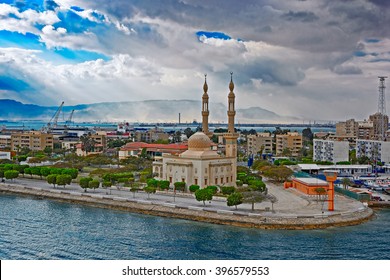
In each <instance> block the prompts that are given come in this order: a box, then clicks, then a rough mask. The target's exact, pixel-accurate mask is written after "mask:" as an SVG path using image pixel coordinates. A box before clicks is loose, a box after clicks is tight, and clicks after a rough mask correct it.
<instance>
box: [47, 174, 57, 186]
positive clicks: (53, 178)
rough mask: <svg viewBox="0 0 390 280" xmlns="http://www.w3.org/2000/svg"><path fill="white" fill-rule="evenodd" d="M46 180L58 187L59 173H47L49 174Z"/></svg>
mask: <svg viewBox="0 0 390 280" xmlns="http://www.w3.org/2000/svg"><path fill="white" fill-rule="evenodd" d="M46 181H47V182H48V183H49V184H53V186H54V187H56V183H57V174H50V175H47V176H46Z"/></svg>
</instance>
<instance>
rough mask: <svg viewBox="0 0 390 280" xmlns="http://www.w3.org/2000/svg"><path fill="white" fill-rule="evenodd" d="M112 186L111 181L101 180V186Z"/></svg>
mask: <svg viewBox="0 0 390 280" xmlns="http://www.w3.org/2000/svg"><path fill="white" fill-rule="evenodd" d="M111 186H112V183H111V181H103V183H102V187H103V188H110V187H111Z"/></svg>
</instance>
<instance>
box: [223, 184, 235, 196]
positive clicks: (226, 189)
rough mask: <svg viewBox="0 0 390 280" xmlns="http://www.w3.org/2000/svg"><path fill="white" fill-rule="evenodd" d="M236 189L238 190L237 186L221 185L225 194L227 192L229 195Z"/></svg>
mask: <svg viewBox="0 0 390 280" xmlns="http://www.w3.org/2000/svg"><path fill="white" fill-rule="evenodd" d="M235 190H236V188H235V187H233V186H225V187H221V192H222V193H223V194H226V195H229V194H232V193H234V191H235Z"/></svg>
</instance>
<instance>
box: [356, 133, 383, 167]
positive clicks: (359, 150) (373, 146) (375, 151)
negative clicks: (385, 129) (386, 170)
mask: <svg viewBox="0 0 390 280" xmlns="http://www.w3.org/2000/svg"><path fill="white" fill-rule="evenodd" d="M363 156H366V157H368V158H369V159H371V160H373V161H380V162H385V163H389V162H390V142H385V141H378V140H362V139H358V140H356V157H357V158H360V157H363Z"/></svg>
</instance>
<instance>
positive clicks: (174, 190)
mask: <svg viewBox="0 0 390 280" xmlns="http://www.w3.org/2000/svg"><path fill="white" fill-rule="evenodd" d="M176 180H177V170H176V171H175V179H174V182H176ZM173 202H176V186H175V183H173Z"/></svg>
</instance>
